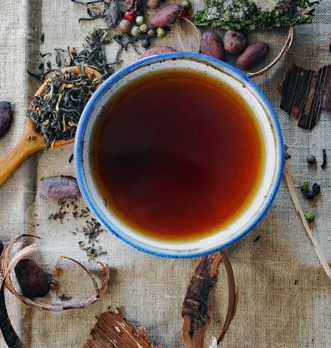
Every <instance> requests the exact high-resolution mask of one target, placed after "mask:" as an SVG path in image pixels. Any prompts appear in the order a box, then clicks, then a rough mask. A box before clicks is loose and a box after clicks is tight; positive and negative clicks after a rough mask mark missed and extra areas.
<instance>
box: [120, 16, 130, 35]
mask: <svg viewBox="0 0 331 348" xmlns="http://www.w3.org/2000/svg"><path fill="white" fill-rule="evenodd" d="M118 28H119V30H120V31H121V32H123V33H127V32H129V31H130V29H131V21H130V20H129V19H122V20H121V21H120V22H119V24H118Z"/></svg>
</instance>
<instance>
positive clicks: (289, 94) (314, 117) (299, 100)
mask: <svg viewBox="0 0 331 348" xmlns="http://www.w3.org/2000/svg"><path fill="white" fill-rule="evenodd" d="M280 89H281V95H282V101H281V104H280V107H281V109H283V110H284V111H286V112H287V113H288V114H289V115H291V114H292V115H293V116H294V117H295V118H296V119H297V120H298V126H299V127H301V128H304V129H312V128H314V126H315V125H316V123H317V121H318V120H319V117H320V114H321V111H322V110H331V65H328V66H324V67H322V68H321V69H319V70H318V71H314V70H306V69H304V68H301V67H298V66H296V65H293V67H292V68H291V69H289V70H288V71H287V72H286V76H285V79H284V81H283V83H282V85H281V88H280Z"/></svg>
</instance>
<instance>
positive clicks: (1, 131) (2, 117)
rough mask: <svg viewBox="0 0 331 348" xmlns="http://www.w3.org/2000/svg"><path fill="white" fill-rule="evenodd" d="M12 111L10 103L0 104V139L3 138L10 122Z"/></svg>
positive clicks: (3, 102)
mask: <svg viewBox="0 0 331 348" xmlns="http://www.w3.org/2000/svg"><path fill="white" fill-rule="evenodd" d="M12 118H13V111H12V107H11V104H10V102H8V101H1V102H0V137H2V136H4V135H5V134H6V133H7V131H8V129H9V126H10V124H11V122H12Z"/></svg>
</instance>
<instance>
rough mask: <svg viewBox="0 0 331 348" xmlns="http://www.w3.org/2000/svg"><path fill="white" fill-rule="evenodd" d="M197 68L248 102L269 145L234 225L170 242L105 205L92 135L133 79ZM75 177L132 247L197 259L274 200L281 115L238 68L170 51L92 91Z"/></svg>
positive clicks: (236, 235) (238, 233)
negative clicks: (96, 174) (149, 233)
mask: <svg viewBox="0 0 331 348" xmlns="http://www.w3.org/2000/svg"><path fill="white" fill-rule="evenodd" d="M175 69H179V70H183V69H184V70H186V69H188V70H194V71H198V72H200V73H201V74H207V75H210V76H211V77H214V78H216V79H219V80H221V81H222V82H223V83H225V84H227V85H228V86H229V88H232V89H234V90H235V91H236V92H237V93H238V94H239V95H240V96H241V97H242V98H244V99H245V100H246V102H247V103H248V105H249V106H250V107H251V109H252V110H253V113H254V115H255V117H256V119H257V121H258V124H259V125H260V128H261V132H262V134H263V141H264V146H265V154H266V158H265V164H264V174H263V177H262V181H261V185H260V188H259V190H258V192H257V194H256V195H255V196H254V197H253V199H252V201H251V203H250V204H249V205H248V206H247V209H245V211H244V212H243V213H242V214H241V215H240V216H239V217H238V219H236V220H235V221H234V222H233V223H231V224H230V225H228V226H226V227H225V228H223V229H222V230H221V231H219V232H216V233H214V234H212V235H210V236H208V237H204V238H201V239H199V240H194V241H185V242H168V241H160V240H156V239H152V238H149V237H147V236H144V235H142V234H140V233H136V232H135V231H133V230H131V229H130V227H128V226H126V225H125V223H123V222H122V221H121V220H119V219H118V218H117V217H116V215H115V214H113V213H112V212H111V211H110V210H109V208H107V207H106V206H105V204H104V201H103V198H102V195H101V194H100V192H99V191H98V189H97V187H96V185H95V183H94V179H93V175H92V173H91V167H90V161H89V154H90V152H91V134H92V133H93V129H94V127H95V124H96V122H97V121H98V117H99V115H100V113H101V112H102V109H103V108H104V106H105V105H106V104H107V102H108V100H109V98H111V97H112V96H113V95H114V94H115V93H117V92H118V91H120V90H123V89H125V86H126V85H127V84H128V83H130V81H131V80H133V79H135V78H137V77H138V76H141V75H144V74H150V73H152V72H157V71H160V70H172V71H173V70H175ZM74 158H75V166H76V175H77V180H78V184H79V187H80V189H81V192H82V195H83V197H84V199H85V201H86V202H87V204H88V206H89V207H90V209H91V210H92V212H93V213H94V214H95V215H96V216H97V218H98V219H99V220H100V221H101V222H102V223H103V224H104V225H105V227H106V228H107V229H108V230H110V231H111V232H113V233H114V234H115V235H117V236H118V237H119V238H120V239H122V240H123V241H125V242H126V243H128V244H130V245H131V246H133V247H135V248H137V249H139V250H142V251H145V252H148V253H152V254H155V255H158V256H167V257H197V256H202V255H205V254H208V253H211V252H214V251H216V250H218V249H221V248H225V247H227V246H229V245H230V244H232V243H234V242H235V241H237V240H238V239H240V238H241V237H243V236H244V235H245V234H246V233H248V232H249V231H250V230H251V229H252V228H253V227H254V226H255V225H256V224H257V223H258V221H259V220H260V219H261V218H262V217H263V215H264V214H265V213H266V211H267V210H268V208H269V206H270V204H271V203H272V201H273V199H274V197H275V195H276V192H277V189H278V186H279V183H280V179H281V176H282V170H283V160H284V159H283V143H282V136H281V130H280V126H279V123H278V121H277V116H276V114H275V112H274V110H273V108H272V107H271V105H270V103H269V102H268V100H267V98H266V97H265V96H264V94H263V93H262V92H261V90H260V89H259V88H258V87H257V86H256V85H255V84H254V83H253V82H252V81H251V80H250V79H249V78H247V77H246V75H244V74H243V73H242V72H240V71H239V70H237V69H236V68H234V67H232V66H230V65H228V64H226V63H224V62H221V61H219V60H216V59H213V58H210V57H207V56H204V55H200V54H195V53H180V52H175V53H166V54H162V55H157V56H153V57H148V58H145V59H142V60H139V61H137V62H135V63H133V64H131V65H128V66H126V67H125V68H123V69H121V70H119V71H118V72H116V73H115V74H113V75H112V76H111V77H109V78H108V79H107V80H106V81H105V82H104V83H103V84H102V85H101V86H100V87H99V89H98V90H97V91H96V92H95V93H94V95H93V96H92V98H91V99H90V101H89V102H88V104H87V105H86V108H85V110H84V112H83V114H82V116H81V120H80V123H79V126H78V129H77V134H76V140H75V156H74Z"/></svg>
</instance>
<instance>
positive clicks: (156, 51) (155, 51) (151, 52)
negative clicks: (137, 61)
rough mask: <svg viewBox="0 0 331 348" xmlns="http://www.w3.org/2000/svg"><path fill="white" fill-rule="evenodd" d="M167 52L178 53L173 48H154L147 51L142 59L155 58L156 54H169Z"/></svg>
mask: <svg viewBox="0 0 331 348" xmlns="http://www.w3.org/2000/svg"><path fill="white" fill-rule="evenodd" d="M167 52H176V50H175V49H174V48H173V47H171V46H154V47H152V48H149V49H148V50H146V51H145V52H144V53H143V54H142V55H141V57H140V58H145V57H150V56H154V55H155V54H160V53H167Z"/></svg>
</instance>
